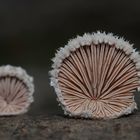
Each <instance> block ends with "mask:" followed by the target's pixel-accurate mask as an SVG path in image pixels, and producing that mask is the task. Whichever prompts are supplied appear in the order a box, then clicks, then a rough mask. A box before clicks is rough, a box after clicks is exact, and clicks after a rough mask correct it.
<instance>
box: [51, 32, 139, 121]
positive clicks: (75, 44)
mask: <svg viewBox="0 0 140 140" xmlns="http://www.w3.org/2000/svg"><path fill="white" fill-rule="evenodd" d="M92 43H94V44H98V43H108V44H109V45H115V47H116V48H117V49H120V50H123V51H124V53H125V54H126V55H129V57H130V59H131V60H132V61H133V62H134V63H135V66H136V69H137V74H138V77H140V55H139V53H138V52H137V51H136V49H134V48H133V44H130V43H129V42H128V41H125V40H124V39H123V38H120V37H118V36H114V35H113V34H112V33H108V34H106V33H105V32H99V31H98V32H97V33H92V34H89V33H85V34H84V35H83V36H77V37H76V38H74V39H71V40H70V41H69V42H68V44H67V45H65V46H64V48H63V47H61V48H60V49H59V50H58V51H57V53H56V54H55V57H54V58H53V59H52V61H53V65H52V70H51V71H50V72H49V74H50V76H51V78H50V80H51V83H50V85H51V86H53V87H54V89H55V92H56V94H57V97H58V99H57V100H58V102H59V103H60V105H61V106H62V109H63V110H64V113H65V114H67V115H69V116H79V117H82V116H83V117H84V118H93V117H92V116H91V114H90V113H89V112H85V113H84V114H74V113H73V112H70V111H69V109H68V108H67V107H66V105H65V102H64V99H63V96H62V93H61V90H60V88H59V84H58V74H59V68H60V66H61V64H62V62H63V60H64V59H65V58H67V57H68V56H69V55H70V54H71V52H74V51H75V50H76V49H78V48H80V47H81V46H86V45H91V44H92ZM137 89H138V91H140V87H138V88H137ZM134 109H137V105H136V103H135V101H134V102H133V103H132V105H130V106H129V107H128V108H127V109H126V110H124V111H123V112H120V113H119V114H116V115H115V116H112V117H111V118H117V117H119V116H122V115H125V114H130V113H131V112H132V111H133V110H134Z"/></svg>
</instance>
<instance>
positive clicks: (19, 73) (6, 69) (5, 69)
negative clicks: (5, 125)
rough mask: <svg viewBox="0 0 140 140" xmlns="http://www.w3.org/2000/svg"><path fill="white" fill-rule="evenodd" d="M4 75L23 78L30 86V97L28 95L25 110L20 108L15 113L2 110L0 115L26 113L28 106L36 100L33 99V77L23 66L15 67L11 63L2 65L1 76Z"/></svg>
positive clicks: (0, 68)
mask: <svg viewBox="0 0 140 140" xmlns="http://www.w3.org/2000/svg"><path fill="white" fill-rule="evenodd" d="M4 76H12V77H16V78H18V79H19V80H21V81H22V82H23V83H24V84H25V85H26V86H27V88H28V94H29V97H28V101H27V105H26V107H25V108H24V109H23V110H20V111H18V112H13V113H11V112H10V113H8V112H7V113H2V112H0V116H3V115H6V116H8V115H18V114H23V113H26V112H27V111H28V107H29V106H30V104H31V103H32V102H33V101H34V99H33V93H34V84H33V77H31V76H29V75H28V74H27V72H26V71H25V70H24V69H22V68H21V67H15V66H11V65H6V66H1V67H0V77H4Z"/></svg>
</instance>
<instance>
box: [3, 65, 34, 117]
mask: <svg viewBox="0 0 140 140" xmlns="http://www.w3.org/2000/svg"><path fill="white" fill-rule="evenodd" d="M33 93H34V84H33V78H32V77H31V76H29V75H28V74H27V73H26V71H25V70H24V69H22V68H21V67H15V66H11V65H6V66H1V67H0V116H10V115H19V114H23V113H26V112H27V111H28V108H29V106H30V104H31V103H32V102H33Z"/></svg>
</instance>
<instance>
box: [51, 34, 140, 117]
mask: <svg viewBox="0 0 140 140" xmlns="http://www.w3.org/2000/svg"><path fill="white" fill-rule="evenodd" d="M52 61H53V65H52V70H51V71H50V75H51V86H53V87H54V89H55V92H56V94H57V97H58V102H59V103H60V105H61V106H62V109H63V110H64V113H65V114H68V115H69V116H74V117H82V118H91V119H92V118H101V119H111V118H117V117H120V116H122V115H127V114H130V113H131V112H132V111H133V110H134V109H136V108H137V105H136V103H135V101H134V92H135V91H136V89H138V90H139V89H140V80H139V75H140V55H139V53H138V52H136V50H135V49H133V45H131V44H130V43H129V42H128V41H125V40H124V39H123V38H119V37H117V36H113V34H111V33H109V34H106V33H105V32H103V33H101V32H97V33H92V34H84V35H83V36H82V37H81V36H77V38H75V39H72V40H70V41H69V42H68V44H67V45H66V46H65V47H64V48H60V49H59V50H58V51H57V53H56V54H55V57H54V58H53V59H52Z"/></svg>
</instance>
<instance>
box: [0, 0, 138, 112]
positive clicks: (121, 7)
mask: <svg viewBox="0 0 140 140" xmlns="http://www.w3.org/2000/svg"><path fill="white" fill-rule="evenodd" d="M97 30H100V31H106V32H113V33H114V34H116V35H120V36H123V37H125V38H126V39H127V40H130V42H131V43H134V44H135V47H136V48H138V49H139V48H140V32H139V31H140V1H139V0H131V1H130V0H115V1H114V0H38V1H37V0H0V65H5V64H11V65H16V66H19V65H20V66H22V67H23V68H25V69H26V70H27V71H28V73H29V74H30V75H32V76H34V79H35V86H36V92H35V94H34V97H35V102H34V104H33V105H32V107H31V110H30V113H31V114H40V113H48V114H57V113H62V111H61V108H59V107H58V106H57V102H56V99H55V98H56V96H55V93H54V91H53V89H52V88H50V87H49V79H48V71H49V70H50V65H51V58H52V57H54V53H55V50H56V49H57V48H59V47H61V46H64V45H65V44H66V43H67V41H68V40H69V39H70V38H73V37H75V36H76V35H77V34H78V35H82V34H83V33H85V32H95V31H97ZM139 97H140V96H137V99H138V98H139Z"/></svg>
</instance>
